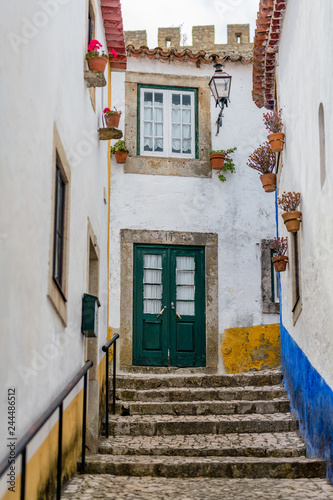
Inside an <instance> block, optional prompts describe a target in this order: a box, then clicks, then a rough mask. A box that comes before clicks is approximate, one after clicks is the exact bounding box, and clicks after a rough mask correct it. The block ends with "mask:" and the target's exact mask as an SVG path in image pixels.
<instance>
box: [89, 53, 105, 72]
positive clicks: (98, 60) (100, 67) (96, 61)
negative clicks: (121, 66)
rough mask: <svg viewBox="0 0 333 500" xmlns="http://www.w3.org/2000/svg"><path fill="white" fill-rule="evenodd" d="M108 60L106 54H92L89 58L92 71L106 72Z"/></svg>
mask: <svg viewBox="0 0 333 500" xmlns="http://www.w3.org/2000/svg"><path fill="white" fill-rule="evenodd" d="M107 62H108V60H107V58H106V57H104V56H92V57H90V58H89V60H88V64H89V68H90V69H91V71H102V73H104V70H105V66H106V63H107Z"/></svg>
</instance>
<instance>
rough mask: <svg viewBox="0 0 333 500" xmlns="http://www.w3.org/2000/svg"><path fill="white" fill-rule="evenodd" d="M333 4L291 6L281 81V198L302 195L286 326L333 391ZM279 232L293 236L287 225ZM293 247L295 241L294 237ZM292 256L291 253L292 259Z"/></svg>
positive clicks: (286, 288)
mask: <svg viewBox="0 0 333 500" xmlns="http://www.w3.org/2000/svg"><path fill="white" fill-rule="evenodd" d="M332 16H333V9H332V2H331V1H330V0H322V1H321V2H312V1H311V0H290V1H288V3H287V9H286V12H285V19H284V25H283V31H282V35H281V41H280V46H279V66H278V82H279V96H280V106H281V107H282V110H283V121H284V129H285V133H286V145H285V150H284V152H283V170H282V174H281V182H280V193H282V192H283V191H300V192H301V194H302V203H301V206H300V210H301V211H302V213H303V220H302V224H301V230H300V232H299V238H300V252H301V255H300V263H301V264H300V268H301V294H302V297H301V299H302V312H301V314H300V316H299V318H298V320H297V322H296V324H295V325H293V319H292V313H291V307H292V293H291V290H292V289H291V285H292V283H291V272H290V266H289V270H287V272H286V273H283V276H282V274H281V277H282V296H283V303H282V308H283V323H284V325H285V327H286V328H287V330H288V331H289V333H290V334H291V335H292V337H293V338H294V340H295V341H296V342H297V344H298V345H299V347H300V348H301V349H302V350H303V352H304V353H305V355H306V356H307V357H308V359H309V360H310V362H311V363H312V365H313V366H314V368H315V369H316V370H317V371H318V372H319V373H320V374H321V375H322V377H323V378H324V379H325V380H326V382H327V383H328V384H329V385H330V386H331V387H333V371H332V359H333V338H332V324H333V281H332V278H333V260H332V248H333V229H332V228H333V216H332V213H333V170H332V164H333V145H332V142H333V141H332V139H333V90H332V77H333V62H332V57H331V56H332V53H333V33H332ZM320 103H322V104H323V107H324V117H325V136H326V180H325V183H324V185H323V186H321V179H320V148H319V120H318V111H319V105H320ZM279 232H280V234H281V235H283V236H286V235H287V232H286V230H285V228H284V225H283V222H282V218H281V217H280V218H279ZM289 240H290V242H291V238H289ZM289 255H290V252H289Z"/></svg>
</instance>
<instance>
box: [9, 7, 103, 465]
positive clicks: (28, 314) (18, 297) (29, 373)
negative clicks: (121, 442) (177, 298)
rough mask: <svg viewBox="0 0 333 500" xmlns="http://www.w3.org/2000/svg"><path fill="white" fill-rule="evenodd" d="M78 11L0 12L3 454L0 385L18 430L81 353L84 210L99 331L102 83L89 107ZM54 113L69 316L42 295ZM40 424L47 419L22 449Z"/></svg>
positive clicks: (83, 29)
mask: <svg viewBox="0 0 333 500" xmlns="http://www.w3.org/2000/svg"><path fill="white" fill-rule="evenodd" d="M52 6H53V7H52ZM52 9H53V10H52ZM86 20H87V5H86V2H83V1H82V0H52V1H48V2H46V1H37V0H30V1H29V2H27V1H26V0H17V1H15V2H6V5H3V10H2V15H1V20H0V30H1V33H2V36H1V42H0V43H1V53H2V58H1V92H0V107H1V148H0V158H1V160H0V170H1V181H0V204H1V208H0V255H1V277H0V282H1V298H0V322H1V337H2V341H1V349H0V378H1V403H0V429H1V434H0V435H1V439H0V443H1V444H0V458H1V459H2V458H3V457H4V456H5V454H6V452H7V449H6V438H7V411H6V407H7V388H8V387H15V388H16V390H17V414H16V424H17V427H16V428H17V437H21V436H22V435H23V434H24V433H25V431H26V430H27V428H29V427H30V426H31V425H32V424H33V422H34V420H35V419H36V418H37V417H38V416H39V415H40V414H41V413H42V412H43V411H44V410H45V409H46V408H47V406H48V405H49V404H50V402H51V401H52V400H53V399H54V398H55V397H56V396H57V395H58V393H59V392H60V391H61V390H62V389H63V388H64V386H65V385H66V384H67V382H68V381H69V380H70V379H71V378H72V376H73V375H74V373H75V372H76V371H77V370H78V369H79V368H80V367H81V366H82V365H83V364H84V362H85V357H84V345H85V339H84V337H83V335H82V333H81V300H82V295H83V293H84V292H86V291H87V288H86V286H87V276H86V270H87V218H88V217H89V218H90V221H91V224H92V227H93V230H94V232H95V234H96V236H97V242H98V245H99V248H100V252H101V254H100V299H101V302H102V307H101V308H100V310H99V320H100V324H99V327H100V330H99V331H100V340H99V344H100V347H101V345H102V344H103V343H104V342H105V339H106V308H107V271H106V262H107V220H108V209H107V205H106V204H104V199H103V189H104V187H105V188H107V155H108V148H107V142H106V141H104V142H100V141H99V139H98V133H97V129H98V126H99V122H100V116H101V110H102V109H103V107H104V106H106V105H107V90H106V88H105V89H103V90H102V89H97V90H96V112H95V111H94V109H93V107H92V104H91V100H90V95H89V91H88V89H87V87H86V84H85V81H84V78H83V73H84V69H85V53H86V44H87V25H86ZM103 33H104V30H103V25H102V21H101V18H100V12H99V10H98V11H97V39H99V40H100V41H101V43H103V46H104V47H105V46H106V44H105V40H104V38H103V37H104V35H103ZM106 73H107V72H106ZM54 124H56V126H57V128H58V131H59V134H60V137H61V140H62V144H63V146H64V148H65V151H66V152H67V157H68V161H69V163H70V166H71V193H70V194H71V204H70V238H69V284H68V326H67V328H64V326H63V323H62V322H61V320H60V317H59V316H58V314H57V312H56V311H55V309H54V307H53V305H52V303H51V302H50V300H49V299H48V297H47V291H48V276H49V255H50V231H51V221H52V217H53V215H52V214H53V206H52V201H51V198H52V189H53V188H52V186H53V178H52V177H53V174H52V172H53V170H52V155H53V147H54V140H53V127H54ZM51 174H52V175H51ZM99 351H100V355H102V354H103V353H102V351H101V349H99ZM100 358H101V356H100ZM79 389H81V385H80V386H79V387H78V390H79ZM75 393H76V392H75V391H74V393H73V394H72V396H70V397H69V398H68V399H67V400H66V405H67V404H68V402H70V401H71V399H72V397H74V396H75ZM46 434H47V427H46V431H43V433H41V435H40V438H39V439H37V440H36V441H35V442H34V443H33V445H32V446H31V447H30V448H29V457H30V456H31V455H32V453H33V451H34V450H35V449H36V448H37V447H38V446H39V444H40V442H41V440H42V439H44V438H45V435H46Z"/></svg>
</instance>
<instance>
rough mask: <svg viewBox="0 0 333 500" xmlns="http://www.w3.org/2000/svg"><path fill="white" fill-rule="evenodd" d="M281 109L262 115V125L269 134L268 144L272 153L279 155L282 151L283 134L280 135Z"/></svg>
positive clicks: (281, 125) (281, 124) (281, 126)
mask: <svg viewBox="0 0 333 500" xmlns="http://www.w3.org/2000/svg"><path fill="white" fill-rule="evenodd" d="M281 115H282V109H279V111H270V112H269V113H266V114H264V116H263V118H264V124H265V127H266V129H267V130H268V131H269V132H270V134H269V135H268V136H267V139H268V141H269V144H270V146H271V148H272V151H273V152H274V153H279V152H280V151H282V150H283V145H284V134H283V133H282V128H283V123H282V116H281Z"/></svg>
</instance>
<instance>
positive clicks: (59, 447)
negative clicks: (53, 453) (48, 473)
mask: <svg viewBox="0 0 333 500" xmlns="http://www.w3.org/2000/svg"><path fill="white" fill-rule="evenodd" d="M62 410H63V403H60V405H59V429H58V466H57V500H60V498H61V462H62V416H63V413H62Z"/></svg>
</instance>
